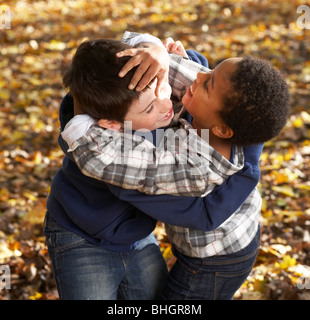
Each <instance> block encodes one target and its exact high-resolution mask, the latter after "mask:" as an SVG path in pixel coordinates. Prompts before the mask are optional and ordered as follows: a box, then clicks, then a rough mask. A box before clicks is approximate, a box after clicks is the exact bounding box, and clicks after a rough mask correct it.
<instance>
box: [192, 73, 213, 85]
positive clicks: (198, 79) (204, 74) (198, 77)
mask: <svg viewBox="0 0 310 320" xmlns="http://www.w3.org/2000/svg"><path fill="white" fill-rule="evenodd" d="M206 77H211V73H206V72H199V73H198V74H197V80H196V81H197V84H200V83H201V81H203V80H205V79H206Z"/></svg>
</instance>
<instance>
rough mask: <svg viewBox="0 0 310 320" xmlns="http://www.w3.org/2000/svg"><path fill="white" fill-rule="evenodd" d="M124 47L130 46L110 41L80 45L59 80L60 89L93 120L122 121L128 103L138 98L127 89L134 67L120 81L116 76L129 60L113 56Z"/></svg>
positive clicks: (133, 92) (135, 92)
mask: <svg viewBox="0 0 310 320" xmlns="http://www.w3.org/2000/svg"><path fill="white" fill-rule="evenodd" d="M128 48H132V46H129V45H127V44H124V43H122V42H121V41H117V40H110V39H98V40H92V41H86V42H83V43H82V44H81V45H80V46H79V47H78V49H77V51H76V53H75V55H74V57H73V60H72V63H71V66H70V68H69V70H68V71H67V72H66V73H65V75H64V77H63V84H64V86H65V87H66V88H68V89H69V90H70V94H71V95H72V96H73V97H74V99H76V100H77V102H78V103H79V105H80V106H81V108H82V110H83V111H84V112H85V113H87V114H89V115H90V116H91V117H92V118H94V119H95V120H99V119H103V118H104V119H109V120H115V121H120V122H123V121H124V117H125V116H126V114H127V112H128V109H129V107H130V105H131V103H132V101H133V100H134V99H136V98H138V97H139V95H140V93H139V92H137V91H136V90H129V89H128V85H129V82H130V79H131V78H132V76H133V74H134V71H135V69H136V68H134V69H132V70H131V71H130V72H128V73H127V74H126V76H125V77H123V78H120V77H119V76H118V73H119V71H120V70H121V68H122V67H123V66H124V64H125V63H126V62H127V61H128V60H129V59H130V57H122V58H118V57H116V53H117V52H119V51H122V50H125V49H128Z"/></svg>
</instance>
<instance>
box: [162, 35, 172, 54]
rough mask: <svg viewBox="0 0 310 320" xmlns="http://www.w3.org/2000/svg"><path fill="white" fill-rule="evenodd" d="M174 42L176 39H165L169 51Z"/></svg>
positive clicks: (165, 45)
mask: <svg viewBox="0 0 310 320" xmlns="http://www.w3.org/2000/svg"><path fill="white" fill-rule="evenodd" d="M173 43H174V40H173V39H172V38H167V39H165V40H164V41H163V45H164V47H165V48H166V49H167V51H168V52H169V51H170V46H171V45H172V44H173Z"/></svg>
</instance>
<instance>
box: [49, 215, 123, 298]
mask: <svg viewBox="0 0 310 320" xmlns="http://www.w3.org/2000/svg"><path fill="white" fill-rule="evenodd" d="M45 235H46V242H47V245H48V250H49V254H50V257H51V260H52V265H53V269H54V275H55V278H56V283H57V288H58V292H59V296H60V299H70V300H86V299H92V300H93V299H101V300H116V298H117V291H118V287H119V284H120V282H121V280H122V278H123V276H124V266H123V264H122V261H121V258H120V255H119V253H118V252H112V251H109V250H105V249H103V248H100V247H98V246H95V245H93V244H91V243H89V242H88V241H86V240H85V239H83V238H81V237H80V236H79V235H77V234H75V233H73V232H70V231H68V230H66V229H64V228H62V227H61V226H60V225H59V224H58V223H57V222H56V221H54V220H53V219H52V218H51V217H49V216H47V219H46V226H45Z"/></svg>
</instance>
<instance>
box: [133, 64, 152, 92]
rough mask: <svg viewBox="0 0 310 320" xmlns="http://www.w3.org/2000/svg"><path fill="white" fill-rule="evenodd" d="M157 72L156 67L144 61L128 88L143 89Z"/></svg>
mask: <svg viewBox="0 0 310 320" xmlns="http://www.w3.org/2000/svg"><path fill="white" fill-rule="evenodd" d="M155 72H156V71H154V67H149V65H148V64H146V63H145V64H144V63H143V62H142V63H141V64H140V65H139V67H138V68H137V70H136V72H135V73H134V75H133V77H132V79H131V80H130V84H129V86H128V88H129V89H130V90H132V89H134V88H136V90H137V91H142V90H143V89H144V88H145V87H146V86H147V85H148V84H149V83H150V81H151V80H152V79H153V78H154V77H155V75H156V73H155ZM136 86H137V87H136Z"/></svg>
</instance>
